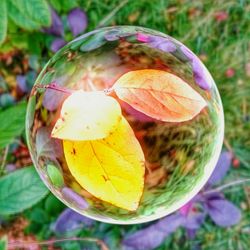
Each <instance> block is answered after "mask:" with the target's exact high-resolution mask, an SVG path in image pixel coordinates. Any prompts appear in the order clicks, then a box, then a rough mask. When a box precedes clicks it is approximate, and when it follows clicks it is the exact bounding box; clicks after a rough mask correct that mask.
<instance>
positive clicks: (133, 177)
mask: <svg viewBox="0 0 250 250" xmlns="http://www.w3.org/2000/svg"><path fill="white" fill-rule="evenodd" d="M63 147H64V155H65V158H66V161H67V164H68V167H69V170H70V172H71V174H72V175H73V176H74V178H75V179H76V180H77V181H78V182H79V184H80V185H81V186H82V187H83V188H84V189H86V190H87V191H88V192H90V193H91V194H92V195H94V196H95V197H97V198H99V199H101V200H103V201H106V202H109V203H111V204H113V205H115V206H117V207H120V208H124V209H127V210H130V211H134V210H136V209H137V207H138V205H139V201H140V198H141V195H142V192H143V187H144V172H145V166H144V162H145V159H144V154H143V151H142V149H141V146H140V144H139V142H138V141H137V139H136V137H135V135H134V132H133V130H132V128H131V127H130V125H129V124H128V122H127V121H126V120H125V118H122V120H121V121H120V123H119V125H118V127H117V129H116V130H114V131H113V133H111V134H110V135H109V136H108V137H106V138H104V139H101V140H93V141H81V142H80V141H67V140H64V141H63Z"/></svg>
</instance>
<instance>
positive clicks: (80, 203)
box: [62, 187, 89, 209]
mask: <svg viewBox="0 0 250 250" xmlns="http://www.w3.org/2000/svg"><path fill="white" fill-rule="evenodd" d="M62 194H63V196H64V198H65V199H66V200H67V201H68V202H71V203H74V205H76V206H77V207H78V208H80V209H87V208H88V207H89V204H88V203H87V201H86V200H85V199H84V198H83V197H82V196H80V195H79V194H77V193H76V192H74V191H73V190H72V189H71V188H68V187H64V188H63V189H62Z"/></svg>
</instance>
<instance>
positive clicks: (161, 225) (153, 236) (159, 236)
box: [122, 214, 184, 250]
mask: <svg viewBox="0 0 250 250" xmlns="http://www.w3.org/2000/svg"><path fill="white" fill-rule="evenodd" d="M183 222H184V217H183V216H182V215H180V214H172V215H170V216H167V217H165V218H163V219H161V220H159V221H158V222H156V223H154V224H152V225H150V226H149V227H146V228H144V229H141V230H139V231H137V232H135V233H133V234H131V235H128V236H127V237H125V238H124V240H123V242H122V243H123V246H124V249H125V250H151V249H155V248H156V247H158V246H159V245H160V244H162V242H163V241H164V240H165V238H166V237H167V236H168V235H170V234H171V233H173V232H174V231H175V230H176V229H177V228H178V227H179V226H181V225H182V224H183Z"/></svg>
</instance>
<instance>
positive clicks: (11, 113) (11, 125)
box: [0, 102, 26, 149]
mask: <svg viewBox="0 0 250 250" xmlns="http://www.w3.org/2000/svg"><path fill="white" fill-rule="evenodd" d="M25 113H26V102H21V103H19V104H17V105H16V106H12V107H10V108H8V109H6V110H4V111H0V121H1V123H0V149H1V148H4V147H6V146H7V145H9V144H10V143H12V142H13V140H14V139H15V138H16V137H17V136H19V135H20V134H21V133H22V132H23V130H24V126H25V123H24V122H25Z"/></svg>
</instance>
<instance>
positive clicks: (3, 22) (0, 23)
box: [0, 0, 7, 44]
mask: <svg viewBox="0 0 250 250" xmlns="http://www.w3.org/2000/svg"><path fill="white" fill-rule="evenodd" d="M0 10H1V11H0V44H1V43H2V42H3V41H4V39H5V37H6V33H7V8H6V0H1V1H0Z"/></svg>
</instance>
